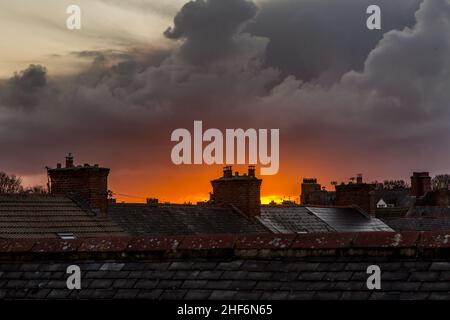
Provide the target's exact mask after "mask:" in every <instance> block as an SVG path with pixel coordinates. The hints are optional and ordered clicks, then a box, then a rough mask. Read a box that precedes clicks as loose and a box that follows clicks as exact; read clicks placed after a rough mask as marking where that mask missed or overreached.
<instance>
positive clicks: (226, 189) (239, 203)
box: [211, 166, 262, 217]
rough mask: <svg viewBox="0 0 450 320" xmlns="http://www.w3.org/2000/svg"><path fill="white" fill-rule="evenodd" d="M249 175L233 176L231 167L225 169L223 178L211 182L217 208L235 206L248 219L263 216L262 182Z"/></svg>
mask: <svg viewBox="0 0 450 320" xmlns="http://www.w3.org/2000/svg"><path fill="white" fill-rule="evenodd" d="M251 170H253V172H254V166H253V168H249V171H248V172H249V174H248V175H239V174H237V175H234V176H233V175H232V168H231V166H228V167H225V168H224V170H223V172H224V175H223V177H221V178H219V179H215V180H213V181H211V184H212V187H213V194H212V197H211V198H212V199H213V204H214V205H215V206H217V207H222V208H228V207H230V206H234V207H236V208H237V209H239V210H240V211H241V212H242V213H243V214H245V215H246V216H248V217H255V216H259V215H260V214H261V183H262V180H261V179H258V178H256V177H255V176H254V174H253V176H250V172H251Z"/></svg>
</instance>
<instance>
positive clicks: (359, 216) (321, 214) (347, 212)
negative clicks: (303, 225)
mask: <svg viewBox="0 0 450 320" xmlns="http://www.w3.org/2000/svg"><path fill="white" fill-rule="evenodd" d="M307 209H308V210H309V211H311V212H312V213H313V214H314V215H316V216H317V217H318V218H320V219H321V220H322V221H324V222H325V223H326V224H327V225H328V226H330V227H331V228H332V229H333V230H335V231H337V232H370V231H393V230H392V229H391V228H390V227H389V226H387V225H386V224H385V223H384V222H383V221H381V220H380V219H377V218H374V217H368V216H366V215H364V214H363V213H361V211H359V210H358V209H357V208H338V207H307Z"/></svg>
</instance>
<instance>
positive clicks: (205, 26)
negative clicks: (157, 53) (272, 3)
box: [164, 0, 257, 63]
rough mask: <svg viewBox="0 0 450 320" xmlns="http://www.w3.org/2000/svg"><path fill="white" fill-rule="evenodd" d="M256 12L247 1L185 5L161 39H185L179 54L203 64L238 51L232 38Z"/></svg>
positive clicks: (198, 0)
mask: <svg viewBox="0 0 450 320" xmlns="http://www.w3.org/2000/svg"><path fill="white" fill-rule="evenodd" d="M256 11H257V8H256V6H255V4H254V3H253V2H250V1H247V0H228V1H223V0H206V1H205V0H195V1H191V2H188V3H187V4H185V5H184V6H183V8H182V9H181V10H180V12H178V14H177V15H176V16H175V18H174V26H173V27H169V28H168V29H167V30H166V31H165V32H164V35H165V36H166V37H168V38H169V39H185V41H184V43H183V45H182V47H181V54H182V55H183V56H184V57H186V58H187V59H188V60H189V61H191V62H194V63H206V62H210V61H213V60H215V59H217V58H221V57H224V56H226V55H228V54H230V53H232V52H234V51H235V50H237V49H238V45H237V44H236V42H235V39H234V36H235V35H236V32H237V31H238V30H239V28H240V27H241V26H242V24H243V23H244V22H247V21H248V20H249V19H251V18H253V17H254V16H255V14H256Z"/></svg>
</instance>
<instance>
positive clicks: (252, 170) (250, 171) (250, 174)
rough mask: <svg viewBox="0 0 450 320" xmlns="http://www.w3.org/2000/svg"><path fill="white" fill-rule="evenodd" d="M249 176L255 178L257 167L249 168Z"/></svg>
mask: <svg viewBox="0 0 450 320" xmlns="http://www.w3.org/2000/svg"><path fill="white" fill-rule="evenodd" d="M248 176H249V177H254V176H255V166H248Z"/></svg>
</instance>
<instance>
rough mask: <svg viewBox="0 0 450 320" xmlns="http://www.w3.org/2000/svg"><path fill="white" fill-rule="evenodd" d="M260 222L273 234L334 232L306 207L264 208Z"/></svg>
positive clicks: (262, 208) (259, 218)
mask: <svg viewBox="0 0 450 320" xmlns="http://www.w3.org/2000/svg"><path fill="white" fill-rule="evenodd" d="M258 220H259V221H260V222H261V223H262V224H263V225H265V226H266V227H267V228H268V229H269V230H270V231H272V232H273V233H306V232H331V231H334V229H333V228H331V227H330V226H329V225H328V224H327V223H325V222H324V221H323V220H321V219H320V218H318V217H317V216H316V215H314V214H313V213H312V212H311V211H310V210H308V209H307V208H306V207H299V206H262V207H261V216H260V217H258Z"/></svg>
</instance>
